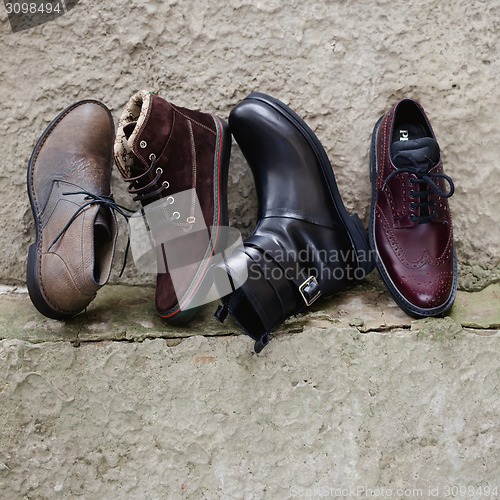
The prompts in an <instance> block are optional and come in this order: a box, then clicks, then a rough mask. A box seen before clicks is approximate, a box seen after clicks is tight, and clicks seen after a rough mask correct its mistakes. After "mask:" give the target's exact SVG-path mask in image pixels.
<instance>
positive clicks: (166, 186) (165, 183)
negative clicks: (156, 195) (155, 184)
mask: <svg viewBox="0 0 500 500" xmlns="http://www.w3.org/2000/svg"><path fill="white" fill-rule="evenodd" d="M161 184H162V186H164V187H165V189H168V188H169V187H170V182H168V181H163V182H162V183H161Z"/></svg>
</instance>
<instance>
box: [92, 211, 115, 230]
mask: <svg viewBox="0 0 500 500" xmlns="http://www.w3.org/2000/svg"><path fill="white" fill-rule="evenodd" d="M109 218H110V213H109V210H107V209H106V208H104V207H100V208H99V211H98V212H97V215H96V216H95V219H94V228H97V229H101V230H102V231H105V232H106V234H107V236H108V238H111V225H110V220H109Z"/></svg>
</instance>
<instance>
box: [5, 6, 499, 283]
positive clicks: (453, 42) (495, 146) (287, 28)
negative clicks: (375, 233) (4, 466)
mask: <svg viewBox="0 0 500 500" xmlns="http://www.w3.org/2000/svg"><path fill="white" fill-rule="evenodd" d="M499 22H500V2H499V0H487V1H486V0H468V1H465V0H458V1H457V0H455V1H451V0H444V1H443V0H440V1H437V0H421V1H419V2H412V1H405V2H395V1H393V0H373V1H368V0H339V1H335V2H333V1H327V0H323V1H318V0H313V1H307V2H305V1H303V2H299V1H298V0H292V1H289V2H284V1H279V0H266V1H258V0H257V1H256V0H226V1H225V2H217V1H215V0H196V1H195V0H183V1H180V0H179V1H178V0H167V1H160V0H148V1H143V0H129V1H127V2H119V1H116V0H110V1H105V2H100V1H97V0H82V1H81V2H80V3H79V4H78V5H77V6H76V7H75V8H73V9H72V10H71V11H69V12H68V13H67V14H64V15H63V16H61V17H59V18H57V19H55V20H53V21H51V22H48V23H46V24H43V25H40V26H38V27H35V28H32V29H28V30H25V31H22V32H19V33H12V32H11V30H10V25H9V22H8V19H7V15H6V13H5V11H4V8H3V5H2V6H0V46H1V49H0V50H1V58H0V87H1V94H2V96H3V101H2V119H1V120H0V137H1V142H0V148H1V154H0V180H1V182H0V227H1V228H2V251H1V252H0V282H4V283H22V282H23V280H24V267H25V259H26V254H27V249H28V246H29V244H30V242H32V241H33V238H34V225H33V221H32V217H31V211H30V208H29V203H28V198H27V195H26V187H25V177H26V167H27V163H28V159H29V156H30V154H31V151H32V148H33V146H34V144H35V142H36V140H37V138H38V137H39V135H40V134H41V132H42V131H43V130H44V129H45V127H46V126H47V124H48V123H49V122H50V121H51V120H52V118H54V117H55V116H56V114H57V113H59V111H61V110H62V109H63V108H64V107H66V106H68V105H69V104H71V103H73V102H75V101H77V100H80V99H83V98H96V99H99V100H102V101H103V102H104V103H105V104H107V105H108V106H109V107H110V108H111V110H112V113H113V115H114V117H115V120H116V121H117V120H118V117H119V115H120V113H121V110H122V108H123V107H124V105H125V103H126V102H127V100H128V98H129V97H130V96H131V95H132V94H133V93H134V92H135V91H137V90H138V89H142V88H145V89H148V90H153V91H156V92H158V93H159V94H160V95H162V96H163V97H165V98H166V99H168V100H171V101H172V102H174V103H176V104H179V105H183V106H186V107H191V108H195V109H200V110H204V111H211V112H215V113H217V114H219V115H220V116H222V117H227V115H228V113H229V111H230V109H231V107H232V106H234V105H235V104H236V103H237V102H238V101H239V100H240V99H242V98H244V97H245V96H246V95H247V94H248V93H249V92H251V91H255V90H259V91H263V92H267V93H270V94H273V95H275V96H276V97H279V98H281V99H282V100H284V101H285V102H286V103H288V104H290V105H291V106H292V108H294V109H295V110H296V111H297V112H298V113H299V114H300V115H301V116H303V117H304V118H305V120H306V121H307V122H308V123H309V124H310V125H311V127H312V128H313V129H314V130H315V131H316V133H317V135H318V136H319V138H320V140H321V141H322V142H323V144H324V146H325V148H326V150H327V152H328V154H329V156H330V159H331V161H332V163H333V166H334V169H335V173H336V177H337V181H338V183H339V187H340V191H341V193H342V194H343V196H344V199H345V202H346V204H347V205H348V207H349V209H351V210H355V211H357V212H359V213H360V215H361V216H362V217H364V218H365V221H366V216H367V213H368V204H369V198H370V186H369V178H368V150H369V141H370V135H371V132H372V128H373V125H374V123H375V121H376V120H377V118H378V117H379V116H380V115H381V114H382V113H383V112H384V111H385V110H386V109H387V108H388V107H389V106H390V105H391V104H392V103H393V102H394V101H395V100H396V99H398V98H400V97H404V96H410V97H413V98H415V99H418V100H420V101H421V102H422V104H423V105H424V107H425V109H426V110H427V111H428V113H429V116H430V119H431V121H432V124H433V126H434V129H435V131H436V135H437V137H438V140H439V142H440V144H441V147H442V150H443V156H444V161H445V168H446V171H447V173H448V174H450V175H451V176H452V177H453V178H454V180H455V184H456V194H455V195H454V197H453V198H452V199H451V208H452V211H453V215H454V228H455V236H456V241H457V249H458V254H459V259H460V263H461V268H462V272H461V277H460V284H461V286H462V288H470V287H471V286H474V284H477V283H481V284H484V283H485V282H489V281H492V280H494V279H495V276H498V267H499V243H500V231H499V230H498V228H499V225H500V211H499V210H498V202H499V201H500V176H499V175H498V168H499V163H500V145H499V142H498V140H497V139H498V131H499V130H500V114H499V111H498V109H499V104H500V98H499V95H500V94H499V88H498V82H499V76H500V58H499V57H498V54H499V53H500V46H499V39H498V33H499V30H500V26H499ZM230 184H231V190H230V195H231V196H230V202H231V203H230V214H231V220H232V223H233V224H235V225H237V226H238V227H240V228H241V229H242V230H243V232H245V233H248V231H249V230H250V229H251V227H252V224H253V221H254V219H255V209H256V200H255V192H254V190H253V184H252V179H251V174H250V173H249V171H248V168H247V166H246V165H245V163H244V160H243V157H242V155H241V153H240V152H239V151H238V148H237V146H236V145H235V146H234V147H233V157H232V165H231V170H230ZM113 191H114V194H115V197H116V199H117V201H118V202H120V203H122V204H125V205H130V204H131V200H130V199H129V197H128V196H127V194H126V192H125V185H124V183H123V182H122V181H121V180H120V178H119V176H118V175H117V172H115V174H114V179H113ZM124 233H125V228H124V227H123V226H122V237H121V240H120V241H121V252H123V248H124V244H125V239H124V236H123V235H124ZM121 255H122V254H121V253H119V254H118V259H117V260H118V261H119V260H120V256H121ZM116 267H118V263H117V265H116ZM114 279H115V280H116V279H117V278H114ZM151 281H152V279H151V277H149V276H138V275H137V274H136V272H135V270H134V268H133V266H129V268H128V270H127V274H126V276H125V278H124V279H123V280H122V282H125V283H148V282H151Z"/></svg>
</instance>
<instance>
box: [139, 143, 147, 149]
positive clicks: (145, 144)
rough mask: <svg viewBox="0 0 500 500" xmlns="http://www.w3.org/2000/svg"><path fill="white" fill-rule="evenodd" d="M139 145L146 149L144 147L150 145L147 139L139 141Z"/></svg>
mask: <svg viewBox="0 0 500 500" xmlns="http://www.w3.org/2000/svg"><path fill="white" fill-rule="evenodd" d="M139 146H140V147H141V148H142V149H144V148H147V147H148V143H147V142H146V141H141V142H140V143H139Z"/></svg>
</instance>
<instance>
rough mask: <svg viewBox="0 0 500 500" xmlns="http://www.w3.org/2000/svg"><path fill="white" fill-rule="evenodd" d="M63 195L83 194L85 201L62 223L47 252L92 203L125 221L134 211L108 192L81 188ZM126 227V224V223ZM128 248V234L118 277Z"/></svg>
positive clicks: (122, 269) (124, 262)
mask: <svg viewBox="0 0 500 500" xmlns="http://www.w3.org/2000/svg"><path fill="white" fill-rule="evenodd" d="M62 194H63V196H77V195H85V197H84V200H85V203H84V204H83V205H80V206H79V207H78V209H77V210H76V212H75V213H74V214H73V215H72V216H71V218H70V219H69V221H68V222H67V223H66V224H65V225H64V227H63V228H62V229H61V231H60V232H59V234H58V235H57V236H56V237H55V238H54V241H53V242H52V243H51V244H50V246H49V248H48V250H47V251H48V252H50V250H51V249H52V247H53V246H54V245H55V244H56V243H57V242H58V241H59V240H60V239H61V238H62V236H63V235H64V233H65V232H66V231H67V230H68V228H69V227H70V226H71V224H73V222H74V221H75V220H76V218H77V217H78V216H79V215H80V214H81V213H82V212H83V211H84V210H86V209H87V208H88V207H91V206H94V205H100V206H101V207H106V208H108V209H109V210H111V211H113V212H115V213H116V214H118V215H121V216H122V217H123V218H124V219H125V220H126V221H127V222H128V219H129V218H130V217H131V214H133V213H134V210H131V209H130V208H126V207H124V206H122V205H118V203H116V202H115V199H114V198H113V195H112V194H110V195H109V196H106V195H103V194H94V193H90V192H89V191H86V190H81V191H72V192H66V193H62ZM127 227H128V225H127ZM129 249H130V234H129V235H128V240H127V246H126V248H125V256H124V258H123V265H122V268H121V271H120V275H119V276H120V277H121V276H122V274H123V271H124V270H125V266H126V265H127V257H128V252H129Z"/></svg>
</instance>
